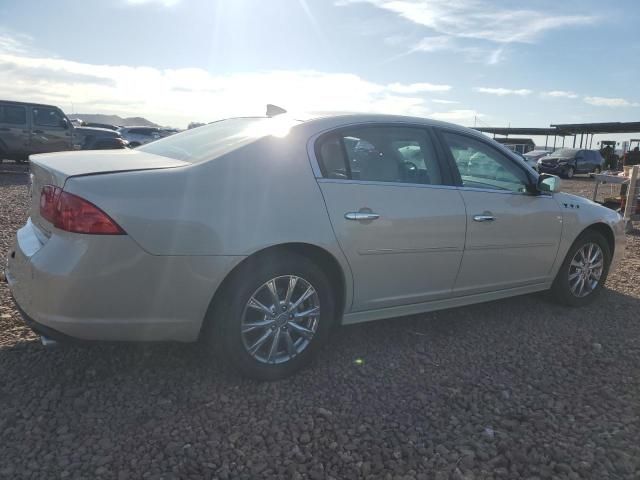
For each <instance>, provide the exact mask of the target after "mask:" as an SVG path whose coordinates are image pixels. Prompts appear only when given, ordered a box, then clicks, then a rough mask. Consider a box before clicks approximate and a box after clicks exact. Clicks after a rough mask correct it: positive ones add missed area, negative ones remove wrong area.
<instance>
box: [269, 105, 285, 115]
mask: <svg viewBox="0 0 640 480" xmlns="http://www.w3.org/2000/svg"><path fill="white" fill-rule="evenodd" d="M283 113H287V111H286V110H285V109H284V108H282V107H279V106H277V105H272V104H270V103H268V104H267V117H269V118H271V117H275V116H277V115H282V114H283Z"/></svg>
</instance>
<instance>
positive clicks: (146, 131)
mask: <svg viewBox="0 0 640 480" xmlns="http://www.w3.org/2000/svg"><path fill="white" fill-rule="evenodd" d="M118 133H120V135H122V138H124V139H125V140H126V141H127V142H129V146H130V147H131V148H136V147H139V146H140V145H145V144H147V143H149V142H153V141H155V140H158V139H159V138H162V137H163V136H165V135H163V134H162V131H161V129H160V128H157V127H120V128H119V129H118Z"/></svg>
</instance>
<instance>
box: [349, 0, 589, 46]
mask: <svg viewBox="0 0 640 480" xmlns="http://www.w3.org/2000/svg"><path fill="white" fill-rule="evenodd" d="M353 3H369V4H372V5H374V6H376V7H378V8H380V9H383V10H386V11H389V12H393V13H395V14H396V15H398V16H400V17H402V18H405V19H407V20H409V21H411V22H413V23H415V24H418V25H422V26H424V27H428V28H430V29H431V30H433V31H435V32H437V33H439V34H441V35H445V36H453V37H459V38H470V39H479V40H489V41H492V42H498V43H512V42H522V43H533V42H535V41H536V40H537V39H538V38H539V37H540V36H541V35H542V34H543V33H544V32H546V31H549V30H555V29H559V28H563V27H567V26H574V25H587V24H591V23H593V22H595V20H596V18H595V17H594V16H590V15H561V14H553V13H550V12H547V11H542V10H532V9H526V8H517V7H511V8H500V7H496V6H495V4H494V3H492V2H489V1H485V0H341V1H340V2H338V3H337V4H338V5H348V4H353Z"/></svg>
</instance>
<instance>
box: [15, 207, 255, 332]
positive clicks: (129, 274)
mask: <svg viewBox="0 0 640 480" xmlns="http://www.w3.org/2000/svg"><path fill="white" fill-rule="evenodd" d="M37 228H38V227H36V226H35V225H33V224H32V223H31V221H30V220H29V221H28V222H27V224H26V225H25V226H24V227H22V228H21V229H20V230H19V231H18V232H17V235H16V243H15V247H14V248H13V249H12V250H11V251H10V252H9V257H8V260H7V268H6V271H5V275H6V280H7V282H8V283H9V287H10V289H11V293H12V295H13V297H14V299H15V302H16V304H17V305H18V307H19V308H20V310H21V311H22V312H23V315H24V317H25V321H26V322H27V323H28V324H30V326H32V328H33V329H34V330H35V331H36V332H38V333H41V334H44V335H46V336H50V337H52V338H55V337H58V336H59V335H58V334H60V335H63V336H68V337H73V338H78V339H83V340H104V341H193V340H196V339H197V337H198V334H199V332H200V327H201V324H202V320H203V318H204V316H205V314H206V311H207V308H208V306H209V303H210V301H211V298H212V297H213V294H214V292H215V290H216V289H217V288H218V286H219V285H220V283H221V282H222V279H223V278H224V276H225V275H226V274H227V273H228V272H229V271H230V270H231V269H232V268H233V267H234V266H235V265H236V264H237V263H238V262H240V261H241V260H242V257H230V256H200V257H191V256H158V255H150V254H148V253H147V252H145V251H144V250H142V249H141V248H140V246H139V245H138V244H137V243H136V242H135V241H133V239H131V238H130V237H129V236H127V235H120V236H105V235H102V236H101V235H80V234H67V233H66V232H56V233H54V234H53V235H51V236H50V237H49V238H48V240H46V241H45V242H42V238H43V237H42V234H41V233H37V232H36V229H37Z"/></svg>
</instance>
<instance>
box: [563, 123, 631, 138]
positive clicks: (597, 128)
mask: <svg viewBox="0 0 640 480" xmlns="http://www.w3.org/2000/svg"><path fill="white" fill-rule="evenodd" d="M551 127H553V128H555V129H556V131H557V135H577V134H579V133H587V134H595V133H635V132H640V122H601V123H558V124H552V125H551ZM552 135H553V134H552Z"/></svg>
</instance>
